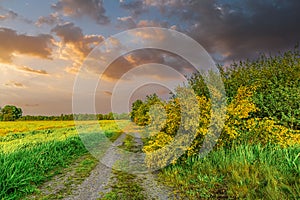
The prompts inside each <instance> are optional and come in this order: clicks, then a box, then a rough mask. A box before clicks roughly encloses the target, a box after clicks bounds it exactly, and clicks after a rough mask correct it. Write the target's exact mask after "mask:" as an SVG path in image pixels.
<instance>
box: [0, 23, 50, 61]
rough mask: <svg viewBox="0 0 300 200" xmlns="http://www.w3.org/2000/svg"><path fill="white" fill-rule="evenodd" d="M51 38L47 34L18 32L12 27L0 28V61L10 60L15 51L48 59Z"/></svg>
mask: <svg viewBox="0 0 300 200" xmlns="http://www.w3.org/2000/svg"><path fill="white" fill-rule="evenodd" d="M52 39H53V38H52V36H51V35H47V34H40V35H37V36H29V35H25V34H18V33H17V32H16V31H15V30H12V29H8V28H0V44H1V45H0V61H2V62H6V63H10V62H12V54H13V53H15V52H16V53H20V54H27V55H33V56H38V57H41V58H48V59H49V58H50V56H51V52H52V49H51V46H52V44H53V42H52Z"/></svg>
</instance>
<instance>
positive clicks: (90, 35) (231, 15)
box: [0, 0, 300, 115]
mask: <svg viewBox="0 0 300 200" xmlns="http://www.w3.org/2000/svg"><path fill="white" fill-rule="evenodd" d="M299 10H300V1H299V0H285V1H279V0H264V1H261V0H47V1H46V0H45V1H41V0H23V1H18V0H0V107H3V106H4V105H7V104H12V105H16V106H18V107H21V108H22V109H23V112H24V115H60V114H61V113H65V114H70V113H72V112H73V109H72V97H73V91H74V85H76V84H75V82H76V77H78V73H79V72H80V69H81V67H82V66H83V64H84V62H85V60H86V58H87V57H89V55H90V53H91V52H92V50H93V49H94V48H95V47H97V45H99V44H101V42H103V41H105V40H107V39H108V38H110V37H112V36H114V35H115V34H118V33H121V32H123V31H126V30H133V29H135V28H143V27H160V28H166V29H170V30H175V31H178V32H181V33H184V34H186V35H188V36H189V37H191V38H193V39H194V40H195V41H197V42H198V43H199V44H201V45H202V46H203V48H204V49H205V50H206V51H207V52H208V53H209V55H210V56H211V57H212V59H213V60H214V62H215V63H220V64H224V65H228V64H230V63H232V62H233V61H239V60H244V59H246V58H249V59H254V58H256V57H258V56H259V54H260V53H267V54H270V53H271V54H276V53H278V52H279V51H285V50H287V49H291V48H293V47H294V46H295V45H296V43H297V42H299V40H300V26H299V20H300V12H299ZM141 34H142V35H143V38H146V36H147V33H145V32H142V33H141ZM156 34H157V35H155V38H156V39H157V38H164V37H160V36H159V34H160V33H159V32H157V33H156ZM137 37H138V36H137ZM147 37H148V38H149V37H150V38H151V36H147ZM119 47H120V48H121V46H119ZM178 48H181V47H178ZM147 63H148V64H149V63H160V64H164V65H168V66H171V67H172V68H173V69H175V70H177V71H178V72H179V73H180V74H182V75H186V74H190V73H192V72H193V69H192V68H191V66H190V63H188V62H187V61H186V60H184V59H182V58H179V57H178V56H177V55H174V54H173V53H172V52H166V51H162V50H157V49H141V50H139V51H132V52H126V55H122V56H120V57H119V58H117V59H116V60H115V61H114V62H113V63H111V64H110V66H109V67H108V69H107V70H106V71H105V72H101V73H102V74H98V73H99V70H98V71H97V70H93V71H92V72H91V73H90V75H91V76H94V75H97V76H98V78H99V77H102V79H101V81H100V82H101V84H100V83H99V85H98V87H97V89H96V90H95V94H94V98H95V99H96V100H95V107H96V111H97V113H107V112H110V111H112V106H111V105H112V103H111V102H112V97H114V96H116V95H115V94H114V86H116V85H117V84H116V83H118V81H119V80H121V79H122V81H123V82H122V83H123V84H125V82H126V80H128V81H129V80H130V81H131V83H132V84H133V83H135V85H137V83H139V82H138V81H139V80H144V82H145V80H149V81H148V84H142V83H141V85H140V86H139V87H136V88H135V90H134V91H132V92H131V93H130V95H128V94H127V95H124V96H122V95H119V96H117V98H118V102H117V104H119V110H118V112H123V111H128V108H125V107H130V104H131V103H132V101H133V100H135V99H139V98H144V97H145V96H146V95H147V94H150V93H154V92H156V93H157V94H159V95H160V96H161V97H162V98H167V97H168V96H169V93H170V92H171V90H170V89H168V88H167V87H166V86H165V85H158V84H156V80H157V82H159V80H164V82H165V83H166V84H168V83H170V84H171V83H172V84H173V85H175V84H178V83H179V82H180V81H182V80H183V79H184V78H182V77H181V76H179V75H178V74H174V75H173V76H171V75H170V74H169V73H168V71H164V70H163V67H162V66H161V67H160V66H159V65H152V68H151V65H148V66H144V68H140V66H141V65H144V64H147ZM129 71H131V72H132V73H133V72H134V76H133V75H131V76H127V75H126V73H127V72H129ZM102 75H103V76H102ZM122 77H123V78H122ZM150 77H151V78H152V79H153V81H152V82H151V80H150V79H149V78H150ZM124 80H125V82H124ZM149 83H153V84H149ZM119 85H122V84H119ZM91 98H93V96H92V97H91ZM115 98H116V97H115ZM123 98H124V99H123ZM123 100H124V102H125V104H122V103H121V102H122V101H123ZM121 104H122V105H121Z"/></svg>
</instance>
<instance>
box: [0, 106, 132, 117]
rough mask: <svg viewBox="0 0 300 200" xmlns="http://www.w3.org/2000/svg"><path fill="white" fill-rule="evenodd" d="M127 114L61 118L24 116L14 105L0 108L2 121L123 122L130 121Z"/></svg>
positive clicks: (75, 115)
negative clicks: (124, 120)
mask: <svg viewBox="0 0 300 200" xmlns="http://www.w3.org/2000/svg"><path fill="white" fill-rule="evenodd" d="M128 118H129V116H128V114H127V113H121V114H118V113H112V112H110V113H107V114H61V115H59V116H44V115H38V116H34V115H26V116H23V111H22V109H21V108H18V107H16V106H14V105H6V106H4V107H3V108H1V107H0V121H16V120H17V121H70V120H79V121H86V120H96V119H97V120H121V119H128Z"/></svg>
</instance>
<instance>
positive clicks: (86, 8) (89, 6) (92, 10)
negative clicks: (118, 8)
mask: <svg viewBox="0 0 300 200" xmlns="http://www.w3.org/2000/svg"><path fill="white" fill-rule="evenodd" d="M52 8H53V9H54V10H56V11H58V12H62V13H63V14H64V15H66V16H70V17H83V16H88V17H90V18H92V19H93V20H95V21H96V22H97V23H98V24H102V25H103V24H108V23H109V18H108V17H107V16H106V15H105V12H106V11H105V8H104V7H103V1H102V0H59V1H58V2H57V3H56V4H53V5H52Z"/></svg>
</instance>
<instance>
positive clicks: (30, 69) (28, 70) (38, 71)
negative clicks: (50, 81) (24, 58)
mask: <svg viewBox="0 0 300 200" xmlns="http://www.w3.org/2000/svg"><path fill="white" fill-rule="evenodd" d="M17 69H18V70H21V71H25V72H29V73H34V74H42V75H47V74H48V73H47V71H45V70H36V69H32V68H30V67H26V66H18V67H17Z"/></svg>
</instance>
